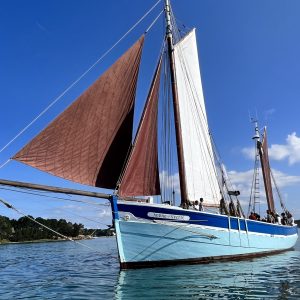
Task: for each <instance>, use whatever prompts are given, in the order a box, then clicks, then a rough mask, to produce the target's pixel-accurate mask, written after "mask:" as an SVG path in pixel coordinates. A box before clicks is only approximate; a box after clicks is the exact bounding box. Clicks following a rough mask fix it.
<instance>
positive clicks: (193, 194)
mask: <svg viewBox="0 0 300 300" xmlns="http://www.w3.org/2000/svg"><path fill="white" fill-rule="evenodd" d="M174 56H175V70H176V82H177V89H178V98H179V111H180V123H181V129H182V141H183V156H184V162H185V175H186V186H187V196H188V200H191V201H193V200H199V199H200V198H203V199H204V203H203V204H204V205H218V204H219V201H220V188H219V185H218V179H217V174H216V167H215V163H214V155H213V150H212V145H211V139H210V136H209V129H208V124H207V116H206V111H205V103H204V98H203V91H202V83H201V77H200V69H199V60H198V51H197V44H196V34H195V29H193V30H192V31H191V32H190V33H189V34H187V35H186V36H185V37H184V38H183V39H182V40H181V41H180V42H179V43H177V44H176V45H175V48H174Z"/></svg>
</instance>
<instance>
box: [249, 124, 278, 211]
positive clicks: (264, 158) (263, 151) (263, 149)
mask: <svg viewBox="0 0 300 300" xmlns="http://www.w3.org/2000/svg"><path fill="white" fill-rule="evenodd" d="M253 139H254V140H256V145H257V149H258V152H259V156H260V163H261V169H262V174H263V179H264V186H265V192H266V197H267V203H268V209H269V210H270V211H271V212H275V205H274V198H273V191H272V183H271V174H270V172H271V170H270V163H269V156H268V143H267V133H266V128H265V130H264V136H263V140H262V141H261V139H260V135H259V129H258V125H257V122H255V135H254V137H253Z"/></svg>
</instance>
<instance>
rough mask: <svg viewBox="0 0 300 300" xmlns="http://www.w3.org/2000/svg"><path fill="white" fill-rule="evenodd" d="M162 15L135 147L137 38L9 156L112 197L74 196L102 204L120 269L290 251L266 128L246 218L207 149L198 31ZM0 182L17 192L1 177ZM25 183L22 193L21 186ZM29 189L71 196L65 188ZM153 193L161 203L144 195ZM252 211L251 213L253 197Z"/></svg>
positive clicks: (291, 238)
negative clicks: (171, 178) (168, 164)
mask: <svg viewBox="0 0 300 300" xmlns="http://www.w3.org/2000/svg"><path fill="white" fill-rule="evenodd" d="M165 18H166V34H165V36H164V37H163V40H164V47H163V49H162V51H161V54H160V57H159V59H158V64H157V67H156V70H155V74H154V77H153V79H152V83H151V86H150V90H149V92H148V97H147V100H146V104H145V107H144V111H143V114H142V117H141V120H140V123H139V126H138V130H137V133H136V135H135V138H134V139H133V141H132V132H133V113H134V104H135V94H136V86H137V80H138V73H139V65H140V61H141V54H142V48H143V44H144V39H145V36H144V35H143V36H142V37H140V39H139V40H138V41H136V43H135V44H134V45H133V46H132V47H131V48H130V49H129V50H127V52H126V53H124V54H123V55H122V56H121V57H120V58H119V59H118V60H117V61H116V62H115V63H114V64H113V65H112V66H111V67H110V68H109V69H108V70H107V71H106V72H105V73H104V74H102V76H101V77H100V78H98V79H97V80H96V81H95V82H94V83H93V84H92V85H91V86H90V87H89V88H88V89H87V90H86V91H85V92H84V93H83V94H82V95H81V96H80V97H79V98H78V99H77V100H76V101H75V102H74V103H73V104H72V105H71V106H69V107H68V108H67V109H66V110H65V111H64V112H62V113H61V114H60V115H59V116H58V117H57V118H56V119H55V120H54V121H53V122H52V123H50V125H49V126H48V127H46V128H45V129H44V130H43V131H42V132H41V133H39V134H38V135H37V136H36V137H35V138H34V139H33V140H32V141H30V142H29V143H28V144H27V145H26V146H25V147H24V148H23V149H21V150H20V151H19V152H18V153H16V154H15V155H14V157H13V159H15V160H17V161H19V162H22V163H25V164H27V165H30V166H32V167H34V168H38V169H39V170H42V171H45V172H48V173H51V174H53V175H55V176H59V177H62V178H64V179H68V180H71V181H73V182H77V183H81V184H85V185H90V186H96V187H99V188H106V189H111V190H113V192H112V194H111V195H107V194H102V193H92V192H84V191H77V192H76V190H75V191H74V190H73V192H72V193H73V194H81V195H87V196H95V197H102V198H106V199H109V201H110V202H111V208H112V216H113V224H114V227H115V230H116V239H117V244H118V251H119V259H120V266H121V268H123V269H126V268H139V267H150V266H165V265H175V264H180V263H206V262H211V261H219V260H225V259H226V260H236V259H241V258H245V257H253V256H260V255H267V254H271V253H277V252H280V251H284V250H287V249H290V248H292V247H293V246H294V245H295V243H296V240H297V238H298V233H297V226H296V225H294V224H293V222H292V221H290V223H288V221H284V222H285V223H286V224H280V220H279V219H280V218H278V215H277V209H276V207H275V204H274V199H273V192H272V174H271V169H270V165H269V159H268V147H267V135H266V131H264V133H263V136H261V134H260V132H259V130H258V126H256V128H255V137H254V139H255V142H256V149H257V157H258V158H259V161H260V162H261V169H262V171H263V178H264V186H265V191H266V197H267V203H268V219H267V220H258V219H257V218H258V216H257V214H254V213H255V211H253V212H252V214H251V213H250V211H249V212H248V215H247V216H246V215H245V213H244V212H243V210H242V207H241V205H240V202H239V200H238V196H239V192H238V191H234V190H232V189H230V185H229V183H228V180H227V176H226V174H225V169H224V168H223V167H222V164H221V163H220V162H219V160H218V157H217V155H216V153H215V150H214V144H213V143H212V138H211V135H210V131H209V127H208V121H207V115H206V109H205V103H204V97H203V92H202V84H201V77H200V69H199V61H198V52H197V43H196V34H195V29H193V30H191V31H189V32H188V33H187V34H185V35H184V36H183V37H180V36H178V35H177V34H176V35H175V34H174V32H175V25H174V22H173V18H172V13H171V8H170V3H169V0H165ZM162 70H163V71H164V74H163V76H162ZM162 77H163V78H162ZM161 79H165V82H166V84H165V85H164V87H167V89H169V90H168V91H170V92H166V93H165V94H166V95H167V97H169V98H170V96H172V102H171V103H172V105H171V106H169V107H168V109H169V110H168V111H167V112H168V113H169V115H168V120H169V121H170V124H171V121H172V126H174V127H173V128H174V132H175V136H176V150H177V151H175V147H174V149H172V147H171V146H170V145H169V144H168V140H167V141H164V142H163V143H164V145H166V147H169V148H170V149H171V152H173V153H177V160H178V170H179V180H180V197H181V204H180V206H176V205H175V201H174V198H172V197H171V196H170V197H169V198H167V197H166V196H164V195H163V193H162V191H165V189H164V187H163V183H165V182H164V180H162V179H161V180H160V176H159V175H160V173H159V151H158V147H159V141H160V140H162V139H163V138H164V137H165V134H162V135H161V136H158V131H161V128H160V127H159V126H158V125H157V123H158V107H159V105H158V103H159V99H160V97H159V91H160V90H162V89H160V87H161ZM165 89H166V88H165ZM172 112H173V115H172V116H171V113H172ZM168 124H169V123H168ZM168 124H167V125H166V126H169V125H168ZM170 131H172V129H170ZM1 184H11V185H16V183H12V182H10V183H9V182H8V181H5V180H1ZM22 185H23V186H26V184H24V183H23V184H20V183H19V185H18V186H22ZM27 187H31V188H39V189H45V190H51V191H57V192H68V193H70V189H62V188H49V187H48V188H47V187H41V186H37V185H32V184H31V185H30V184H29V185H27ZM157 195H161V198H160V199H161V203H153V201H151V199H152V198H149V196H151V197H152V196H157ZM249 207H250V208H251V210H252V208H253V210H254V207H255V199H254V200H253V199H252V200H251V203H250V206H249ZM281 207H282V213H283V214H284V215H282V216H283V217H284V216H289V215H288V214H290V212H289V211H288V210H287V209H286V207H285V206H284V204H283V203H282V205H281ZM249 215H250V216H251V219H249ZM290 215H291V214H290ZM289 217H290V216H289ZM283 220H285V219H284V218H283Z"/></svg>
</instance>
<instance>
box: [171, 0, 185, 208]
mask: <svg viewBox="0 0 300 300" xmlns="http://www.w3.org/2000/svg"><path fill="white" fill-rule="evenodd" d="M165 16H166V25H167V26H166V31H167V32H166V35H167V43H168V53H169V63H170V72H171V85H172V95H173V107H174V119H175V132H176V146H177V159H178V168H179V181H180V192H181V206H182V207H184V208H186V207H187V206H188V205H187V203H188V198H187V188H186V174H185V166H184V157H183V145H182V134H181V123H180V113H179V103H178V91H177V85H176V74H175V59H174V46H173V36H172V24H171V9H170V0H165Z"/></svg>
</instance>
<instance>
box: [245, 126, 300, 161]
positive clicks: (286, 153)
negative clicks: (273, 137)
mask: <svg viewBox="0 0 300 300" xmlns="http://www.w3.org/2000/svg"><path fill="white" fill-rule="evenodd" d="M242 153H243V154H244V155H245V157H247V158H250V159H254V157H255V149H254V147H253V148H243V149H242ZM269 157H270V159H273V160H278V161H280V160H284V159H287V160H288V163H289V165H293V164H295V163H299V162H300V138H299V137H297V134H296V132H293V133H291V134H289V135H288V136H287V138H286V144H284V145H280V144H272V145H271V147H269Z"/></svg>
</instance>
